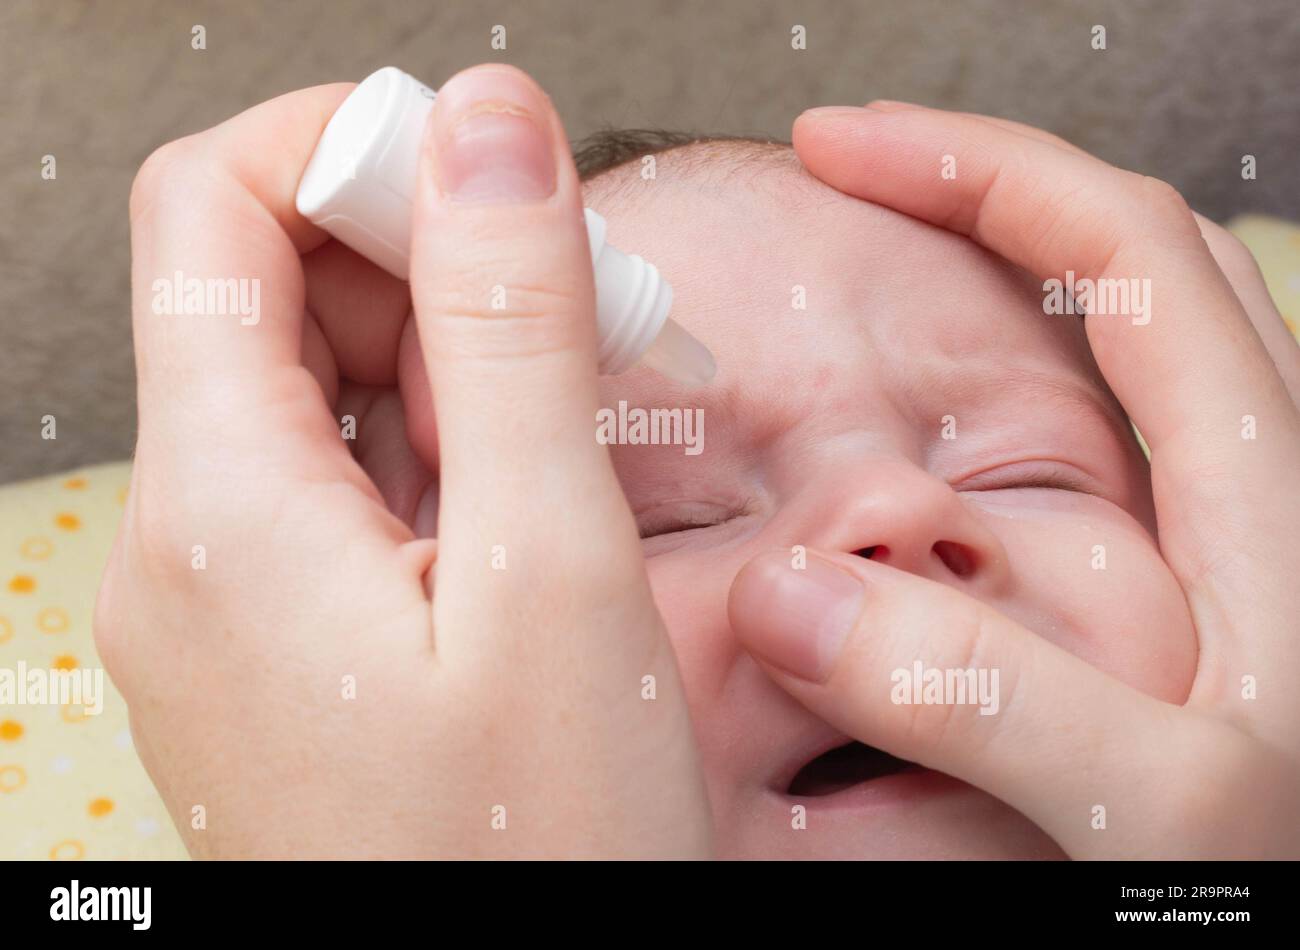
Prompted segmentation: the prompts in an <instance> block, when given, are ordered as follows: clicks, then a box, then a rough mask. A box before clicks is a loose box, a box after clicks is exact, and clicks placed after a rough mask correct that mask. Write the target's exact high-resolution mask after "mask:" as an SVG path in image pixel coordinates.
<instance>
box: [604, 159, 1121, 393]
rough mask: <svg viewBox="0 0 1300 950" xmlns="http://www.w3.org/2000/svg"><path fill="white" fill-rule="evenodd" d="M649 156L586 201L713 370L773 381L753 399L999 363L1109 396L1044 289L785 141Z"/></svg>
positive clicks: (990, 371) (951, 376)
mask: <svg viewBox="0 0 1300 950" xmlns="http://www.w3.org/2000/svg"><path fill="white" fill-rule="evenodd" d="M646 158H647V159H653V162H651V161H648V160H645V161H643V160H639V159H633V160H631V161H628V162H626V163H625V164H623V165H621V166H619V167H617V168H614V169H612V170H610V171H608V172H605V173H603V174H600V175H598V176H596V177H595V178H594V179H591V180H589V181H588V182H587V183H586V185H585V186H584V190H585V198H586V202H587V204H589V205H590V206H592V207H594V208H595V209H596V210H597V211H600V212H601V213H602V214H604V215H605V216H606V218H607V219H608V222H609V238H610V241H611V242H612V243H614V244H615V245H617V246H618V247H620V248H622V249H624V250H625V251H627V252H629V253H637V254H641V255H642V256H643V257H645V258H647V259H648V260H650V261H652V262H653V263H654V264H655V265H656V266H658V267H659V269H660V270H661V272H662V273H663V274H664V276H665V277H666V278H667V279H668V281H669V282H670V283H671V284H672V285H673V289H674V294H675V296H674V306H673V316H674V318H675V319H677V320H678V321H680V322H681V323H682V324H683V325H684V326H686V327H687V329H688V330H690V331H691V332H692V333H694V334H696V335H697V336H698V337H699V338H700V339H701V340H702V341H703V342H704V343H705V344H706V345H708V346H709V347H710V348H711V349H712V350H713V351H714V353H715V355H716V356H717V358H718V362H719V367H720V371H721V374H722V375H724V376H726V375H729V374H727V369H728V367H729V366H730V367H732V368H737V367H743V368H745V369H747V370H749V371H751V372H756V373H757V374H759V375H760V376H761V377H762V379H764V380H766V381H768V383H769V385H767V386H766V387H764V384H763V383H762V382H760V381H758V380H757V379H756V380H755V381H754V382H753V383H749V384H747V385H749V386H750V388H751V389H753V390H755V392H756V393H757V392H760V391H762V390H763V389H765V388H766V389H767V391H768V392H769V394H770V395H771V396H772V398H789V396H788V394H789V389H788V388H787V387H786V386H784V385H783V383H784V382H789V381H790V380H792V379H799V378H804V379H809V378H818V379H823V380H833V381H838V382H839V383H840V384H841V385H842V388H844V389H845V395H846V396H847V397H849V398H851V396H852V391H851V384H850V382H847V381H846V380H849V381H851V380H852V379H853V378H854V377H855V374H863V373H876V374H879V372H881V370H882V368H883V367H885V366H888V367H890V368H891V370H892V371H894V372H897V371H899V370H900V369H903V368H905V369H906V373H905V375H906V376H908V377H909V378H911V379H917V378H929V379H934V380H937V379H940V378H943V379H946V380H948V381H949V382H950V383H951V384H952V385H953V386H954V387H955V388H957V389H960V388H961V386H962V377H963V376H964V375H968V374H969V375H972V376H973V375H976V374H979V375H982V376H984V377H988V376H990V375H994V376H995V375H996V374H997V373H998V372H999V371H1000V367H1005V369H1006V370H1007V372H1014V371H1015V370H1016V369H1017V368H1020V369H1025V370H1026V371H1032V372H1037V373H1040V374H1051V373H1055V374H1060V375H1062V376H1074V377H1076V378H1079V379H1080V380H1083V381H1086V382H1087V383H1088V384H1089V385H1092V386H1094V387H1095V388H1097V389H1098V390H1101V391H1104V389H1105V387H1104V383H1102V382H1101V379H1100V375H1099V374H1098V373H1097V371H1096V367H1095V364H1094V363H1093V361H1092V359H1091V355H1090V353H1089V351H1088V347H1087V343H1086V338H1085V337H1084V334H1083V329H1082V324H1081V322H1080V321H1079V320H1078V318H1066V317H1061V316H1055V315H1050V316H1049V315H1047V314H1044V313H1043V308H1042V299H1043V297H1042V288H1041V282H1038V281H1036V280H1034V279H1033V278H1032V277H1030V276H1029V275H1027V274H1025V273H1023V272H1021V271H1019V270H1017V269H1015V268H1013V267H1011V266H1010V265H1008V264H1006V263H1005V262H1003V261H1001V260H999V259H997V258H995V257H994V256H993V255H991V254H989V253H988V252H986V251H984V250H983V249H982V248H979V247H977V246H976V245H975V244H974V243H973V242H971V241H969V240H968V239H966V238H963V237H960V236H958V235H955V234H952V233H949V232H947V231H943V230H941V229H939V228H936V227H933V226H931V225H928V224H925V223H923V222H920V221H917V220H914V219H912V218H909V217H907V216H905V215H902V214H899V213H897V212H895V211H893V210H891V209H887V208H883V207H881V206H878V205H874V204H871V203H869V202H865V201H861V200H859V199H856V198H853V197H851V196H848V195H845V194H843V193H841V192H838V191H836V190H835V189H833V188H830V187H829V186H827V185H825V184H823V183H822V182H820V181H818V180H817V179H815V178H813V176H811V175H810V174H809V173H808V172H807V171H806V170H804V169H803V167H802V165H801V164H800V163H799V161H798V158H797V157H796V156H795V155H794V152H793V150H792V149H790V148H789V147H788V146H780V145H773V144H760V143H752V142H739V143H737V142H706V143H701V144H698V145H689V146H685V147H680V148H675V149H673V150H670V151H667V152H663V153H660V154H657V155H649V156H646ZM939 186H940V182H939V180H938V175H937V173H936V187H939ZM733 380H734V377H733ZM773 381H777V384H776V385H771V383H773ZM783 389H784V391H785V393H786V394H787V395H785V396H783V395H782V390H783Z"/></svg>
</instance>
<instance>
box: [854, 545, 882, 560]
mask: <svg viewBox="0 0 1300 950" xmlns="http://www.w3.org/2000/svg"><path fill="white" fill-rule="evenodd" d="M853 553H854V554H856V555H857V556H858V557H864V558H866V559H867V560H868V561H870V560H873V559H874V560H877V561H879V560H880V559H881V558H882V557H884V556H885V555H886V554H888V553H889V551H888V549H887V548H886V547H885V546H884V545H883V544H873V545H872V546H871V547H869V548H858V549H857V550H856V551H854V552H853Z"/></svg>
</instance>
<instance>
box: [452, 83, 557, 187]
mask: <svg viewBox="0 0 1300 950" xmlns="http://www.w3.org/2000/svg"><path fill="white" fill-rule="evenodd" d="M437 114H438V116H439V119H438V120H437V121H441V123H442V125H441V127H440V128H439V129H438V131H437V134H435V136H434V144H435V148H436V149H437V152H438V154H437V156H436V159H435V161H436V164H437V169H438V185H439V187H440V188H441V190H442V193H443V194H444V195H447V196H448V197H450V198H451V199H452V200H454V201H462V202H466V203H475V204H505V203H512V202H526V201H542V200H544V199H546V198H548V197H550V196H551V195H552V194H553V193H554V192H555V153H554V150H553V149H552V147H551V136H550V131H549V128H550V126H549V123H548V122H547V120H546V114H547V106H546V101H545V98H544V96H543V95H542V92H541V90H540V89H538V88H537V86H536V85H535V84H534V83H532V82H531V81H530V80H529V79H528V78H527V77H526V76H524V75H523V74H522V73H520V72H518V71H517V70H513V69H501V68H492V67H486V68H480V69H471V70H469V71H467V72H464V73H461V74H459V75H458V76H455V77H453V78H452V79H451V80H450V81H449V82H447V83H446V85H444V86H443V88H442V90H441V91H440V92H439V93H438V105H437Z"/></svg>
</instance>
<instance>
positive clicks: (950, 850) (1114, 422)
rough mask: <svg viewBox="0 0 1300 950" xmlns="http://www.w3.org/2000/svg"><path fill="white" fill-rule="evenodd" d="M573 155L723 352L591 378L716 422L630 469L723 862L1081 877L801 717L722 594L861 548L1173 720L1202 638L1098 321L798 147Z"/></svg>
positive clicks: (620, 225) (605, 148) (986, 813)
mask: <svg viewBox="0 0 1300 950" xmlns="http://www.w3.org/2000/svg"><path fill="white" fill-rule="evenodd" d="M647 156H653V157H652V158H647ZM577 160H578V167H579V170H580V172H582V174H583V177H584V179H585V182H586V184H585V196H584V197H585V203H586V204H587V205H589V206H591V207H592V208H594V209H596V210H597V211H599V212H601V213H602V214H603V215H605V216H606V218H607V219H608V222H609V228H610V234H609V239H610V241H611V242H612V243H614V244H616V245H617V246H619V247H622V248H626V249H627V250H628V251H635V252H637V253H640V254H643V255H644V256H645V257H647V258H648V259H650V260H652V261H654V262H655V263H656V265H657V266H658V267H659V268H660V270H661V271H662V272H663V274H664V275H665V276H666V277H667V279H668V280H669V281H671V283H672V284H673V287H674V290H675V293H676V296H675V302H674V306H673V317H674V319H676V320H677V321H679V322H680V323H682V324H683V325H684V326H685V327H686V328H687V329H688V330H689V331H690V332H691V333H692V334H694V335H695V336H697V337H698V338H699V339H700V340H701V341H703V342H704V343H705V344H706V345H707V346H708V347H709V348H710V349H711V350H712V352H713V353H714V355H715V356H716V357H717V362H718V367H719V371H718V376H717V378H716V380H715V381H714V383H713V384H712V385H710V386H709V387H706V388H703V389H700V390H692V389H686V388H683V387H679V386H677V385H675V384H673V383H671V382H669V381H667V380H666V379H664V378H663V377H661V376H659V375H657V374H654V373H652V372H650V371H648V370H635V371H633V372H631V373H628V374H625V375H623V376H617V377H606V378H603V379H602V383H601V385H602V405H603V406H607V407H618V406H619V404H620V402H626V404H627V406H628V407H631V408H639V409H645V410H650V409H655V408H666V409H682V410H684V411H686V410H690V411H692V412H693V411H694V410H702V416H697V418H702V420H703V430H702V432H699V433H697V436H696V437H697V438H699V439H700V448H701V451H699V452H697V453H688V452H685V451H683V448H682V446H681V445H646V444H636V445H631V444H622V445H613V446H612V447H611V452H612V455H613V458H614V462H615V466H616V468H617V471H618V474H619V477H620V479H621V482H622V485H623V489H624V491H625V492H626V495H627V498H628V502H629V504H630V506H631V509H632V511H633V513H634V515H635V516H636V519H637V523H638V526H639V529H640V533H641V536H642V537H643V539H644V542H643V543H644V551H645V557H646V562H647V565H648V570H649V574H650V578H651V581H652V584H653V587H654V591H655V595H656V601H657V603H658V605H659V608H660V610H661V612H662V614H663V616H664V619H665V621H666V623H667V626H668V630H669V632H670V635H671V638H672V642H673V646H674V648H675V650H676V654H677V657H678V663H679V666H680V668H681V672H682V676H683V679H684V681H685V686H686V691H687V695H688V699H689V704H690V710H691V714H692V719H693V722H694V726H695V730H696V733H697V735H698V739H699V744H700V749H701V758H702V761H703V766H704V771H705V777H706V781H707V784H708V787H709V793H710V797H711V801H712V805H713V810H714V815H715V822H716V844H717V850H718V854H719V856H721V857H729V858H752V857H762V858H793V857H808V858H812V857H823V858H825V857H831V858H835V857H841V858H849V857H852V858H1045V857H1060V856H1062V854H1061V851H1060V850H1059V848H1058V847H1057V846H1056V845H1055V844H1054V843H1053V841H1052V840H1051V839H1050V838H1049V837H1048V836H1047V835H1046V834H1045V833H1043V832H1042V831H1041V830H1039V829H1038V828H1037V827H1036V826H1035V825H1033V824H1032V823H1031V822H1030V821H1029V820H1028V819H1026V818H1025V817H1023V816H1022V815H1020V814H1019V813H1018V812H1016V811H1015V810H1013V809H1011V808H1010V807H1008V806H1007V805H1005V804H1003V803H1001V802H1000V801H998V800H996V799H994V798H992V797H991V796H989V795H987V794H985V793H984V792H982V791H979V790H977V789H975V788H973V787H971V786H969V785H966V784H964V783H961V782H958V781H956V780H955V779H951V778H949V777H947V776H943V775H940V774H938V773H935V772H932V771H929V770H926V769H922V768H920V767H917V766H914V765H911V764H909V763H906V762H902V761H900V760H897V759H894V758H892V757H891V756H889V755H887V754H885V753H883V752H881V751H879V750H876V749H872V748H868V747H866V746H863V745H861V744H860V743H854V742H851V741H850V740H849V739H848V737H846V736H845V735H843V734H841V733H839V732H837V731H836V730H835V729H834V728H832V727H831V726H829V725H828V724H827V723H825V722H823V721H821V720H820V719H819V718H818V717H816V716H815V715H813V714H812V713H810V712H809V711H807V710H806V709H804V708H803V707H801V706H800V705H798V704H797V703H796V702H794V701H793V700H792V699H791V698H790V697H789V696H788V695H787V694H786V693H785V692H784V691H782V690H781V689H779V688H778V687H777V686H775V685H774V684H773V683H772V682H771V681H770V680H769V678H768V676H767V675H766V674H765V673H764V672H763V670H762V669H761V668H760V667H759V666H758V664H757V663H756V662H755V661H754V660H753V659H752V658H751V657H750V655H749V654H748V653H747V652H746V651H745V650H744V649H742V648H741V646H740V645H739V644H738V642H737V640H736V638H735V636H734V634H733V633H732V631H731V629H730V626H729V623H728V618H727V595H728V589H729V587H730V585H731V584H732V581H733V580H734V578H735V576H736V572H737V571H738V570H739V569H740V567H741V566H742V565H744V564H745V563H746V561H748V560H749V559H750V558H751V557H753V556H754V555H756V554H758V553H759V552H762V551H765V550H770V549H773V548H784V549H787V550H790V549H794V548H795V546H797V545H806V546H808V547H815V548H822V549H826V550H837V551H843V552H851V553H856V554H858V555H859V556H861V557H864V558H872V559H875V560H878V561H880V562H882V563H884V564H888V565H890V566H891V567H895V568H897V569H899V570H902V571H908V572H912V573H915V574H918V575H921V576H924V577H926V578H929V579H931V580H934V581H938V582H939V583H943V584H947V585H951V586H952V587H954V588H957V589H958V590H961V591H963V592H964V593H966V594H968V595H970V596H972V597H975V598H977V599H978V600H981V601H983V602H985V603H987V604H989V605H991V606H992V607H994V608H996V609H997V610H998V611H1001V612H1002V613H1004V614H1005V615H1007V616H1008V617H1011V618H1012V619H1014V620H1016V621H1018V622H1019V623H1021V624H1023V625H1024V626H1025V627H1027V628H1028V629H1030V630H1033V631H1035V632H1036V633H1037V634H1038V635H1040V636H1042V637H1044V638H1046V639H1048V640H1050V641H1051V642H1053V643H1055V644H1056V645H1058V646H1060V647H1062V648H1063V649H1065V650H1068V651H1070V652H1071V653H1074V654H1076V655H1077V656H1079V657H1081V658H1083V659H1085V660H1086V661H1088V662H1089V663H1091V664H1093V665H1094V666H1096V667H1098V668H1100V669H1102V670H1104V671H1106V672H1107V673H1109V674H1111V675H1113V676H1114V677H1116V678H1118V679H1119V680H1121V681H1123V682H1125V683H1128V684H1129V685H1131V686H1133V687H1135V688H1137V689H1139V690H1142V691H1143V692H1145V693H1148V694H1150V695H1151V696H1154V697H1158V698H1159V699H1162V700H1165V701H1168V702H1170V703H1181V702H1183V701H1184V700H1185V699H1186V697H1187V694H1188V691H1189V689H1190V686H1191V683H1192V678H1193V674H1194V672H1195V669H1196V663H1197V641H1196V637H1195V632H1194V628H1193V626H1192V622H1191V618H1190V616H1189V613H1188V608H1187V606H1186V603H1185V601H1184V597H1183V594H1182V592H1181V591H1180V588H1179V586H1178V585H1177V583H1176V582H1175V580H1174V578H1173V576H1172V574H1171V572H1170V571H1169V569H1168V568H1167V567H1166V565H1165V563H1164V562H1163V561H1162V559H1161V556H1160V553H1159V551H1158V549H1157V544H1156V536H1155V533H1156V529H1155V517H1154V511H1153V505H1152V497H1151V484H1150V475H1149V470H1148V466H1147V462H1146V459H1145V457H1144V454H1143V452H1142V449H1141V447H1140V446H1139V444H1138V442H1137V440H1136V439H1135V437H1134V435H1133V431H1132V429H1131V427H1130V425H1129V423H1128V420H1127V418H1126V417H1125V414H1124V412H1123V410H1122V409H1121V408H1120V406H1119V404H1118V402H1117V401H1116V399H1115V398H1114V396H1113V395H1112V394H1111V392H1110V390H1109V389H1108V387H1107V386H1106V384H1105V382H1104V381H1103V379H1102V377H1101V374H1100V373H1099V371H1098V369H1097V366H1096V365H1095V363H1094V361H1093V359H1092V355H1091V352H1090V350H1089V346H1088V343H1087V340H1086V339H1085V336H1084V328H1083V321H1082V319H1081V318H1079V317H1077V316H1062V315H1048V314H1045V313H1044V307H1043V291H1042V285H1041V282H1039V281H1037V280H1034V279H1032V278H1031V277H1029V276H1028V275H1026V274H1025V273H1023V272H1020V271H1018V270H1017V269H1015V268H1013V267H1010V266H1009V265H1007V264H1006V263H1005V262H1003V261H1001V260H999V259H997V258H995V257H994V256H992V255H990V254H989V253H987V252H985V251H983V250H982V249H980V248H979V247H977V246H976V245H975V244H973V243H971V242H970V241H967V240H965V239H963V238H960V237H957V236H955V235H953V234H951V233H948V232H946V231H942V230H940V229H938V228H935V227H932V226H930V225H927V224H923V223H920V222H918V221H916V220H913V219H911V218H908V217H906V216H904V215H901V214H898V213H896V212H894V211H891V210H887V209H885V208H882V207H879V206H876V205H872V204H868V203H866V202H863V201H860V200H856V199H854V198H851V197H847V196H845V195H843V194H841V193H840V192H838V191H836V190H834V189H832V188H830V187H828V186H826V185H824V184H822V183H820V182H818V181H817V180H816V179H814V178H813V177H812V176H811V175H809V174H808V173H807V172H806V171H804V170H803V169H802V167H801V165H800V163H799V161H798V160H797V158H796V157H795V156H794V154H793V152H792V151H791V149H790V148H789V147H788V146H785V145H782V144H779V143H769V142H757V141H749V140H705V141H693V140H691V139H688V138H686V137H684V136H676V135H671V134H664V135H661V134H657V133H649V134H647V133H606V134H603V135H599V136H597V137H596V138H595V139H593V140H589V142H588V143H587V144H586V145H585V146H584V147H583V148H581V149H579V151H578V154H577ZM685 414H686V415H691V412H686V413H685ZM1079 754H1080V755H1085V754H1086V750H1083V749H1080V750H1079ZM796 804H802V805H804V806H805V807H806V809H807V815H808V821H807V826H806V829H805V830H803V831H802V832H801V833H798V834H795V833H791V810H792V806H794V805H796Z"/></svg>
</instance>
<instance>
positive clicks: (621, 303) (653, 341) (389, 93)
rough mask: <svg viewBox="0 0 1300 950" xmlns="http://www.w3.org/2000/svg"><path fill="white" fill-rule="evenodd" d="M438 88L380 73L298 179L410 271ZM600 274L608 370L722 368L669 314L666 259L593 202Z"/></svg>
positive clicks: (690, 374)
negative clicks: (650, 257)
mask: <svg viewBox="0 0 1300 950" xmlns="http://www.w3.org/2000/svg"><path fill="white" fill-rule="evenodd" d="M436 95H437V93H435V92H434V91H433V90H432V89H430V88H429V87H428V86H426V85H424V84H423V83H421V82H420V81H419V80H417V79H415V78H414V77H412V76H410V75H408V74H406V73H404V72H402V71H401V70H400V69H397V68H396V67H393V66H385V67H384V68H383V69H380V70H379V71H378V72H375V73H372V74H371V75H370V76H368V77H367V78H366V79H365V80H364V81H362V83H361V84H360V85H359V86H357V88H356V89H355V90H353V92H352V95H350V96H348V98H347V99H345V100H344V101H343V104H342V105H341V106H339V108H338V111H337V112H335V113H334V116H333V118H331V119H330V121H329V123H328V124H327V125H326V126H325V131H324V133H323V134H322V135H321V139H320V143H319V144H318V145H317V146H316V151H315V152H313V153H312V157H311V161H309V162H308V164H307V169H306V171H304V172H303V176H302V181H301V182H299V184H298V196H297V206H298V212H299V213H300V214H301V215H302V216H303V217H305V218H307V219H308V220H310V221H312V222H313V223H314V224H316V225H318V226H319V227H321V228H323V229H325V230H326V231H328V232H329V233H330V234H332V235H333V236H334V237H335V238H337V239H338V240H340V241H342V242H343V243H344V244H346V245H348V246H349V247H350V248H352V249H353V250H354V251H356V252H358V253H359V254H361V255H362V256H364V257H367V258H369V259H370V260H371V261H374V262H375V263H376V264H378V265H379V266H380V267H382V268H383V269H384V270H386V271H388V272H389V273H391V274H393V275H395V276H397V277H400V278H401V279H402V280H407V279H409V265H410V243H411V203H412V201H413V200H414V198H415V185H416V180H417V175H418V162H419V153H420V142H421V140H422V139H423V137H424V126H425V121H426V120H427V119H428V116H429V111H430V110H431V109H432V108H433V100H434V98H435V97H436ZM586 217H587V239H588V241H589V242H590V244H591V261H592V267H593V270H594V274H595V282H596V329H597V332H598V334H599V336H600V352H599V363H600V367H599V368H600V372H601V373H605V374H610V375H612V374H616V373H622V372H624V371H626V370H628V369H630V368H631V367H632V366H634V365H636V364H638V363H640V364H642V365H645V366H649V367H651V368H653V369H655V370H657V371H659V372H660V373H663V374H664V375H665V376H668V377H670V378H672V379H675V380H677V381H679V382H682V383H686V384H690V385H702V384H704V383H707V382H708V381H709V380H710V379H712V378H713V375H714V373H715V372H716V366H715V364H714V362H713V356H712V354H710V353H709V351H708V350H707V349H706V348H705V347H704V345H703V344H702V343H700V342H699V341H698V340H696V339H695V338H694V337H693V336H691V335H690V334H689V333H687V332H686V330H685V329H683V328H682V327H681V326H679V325H678V324H676V323H674V322H673V321H672V320H670V319H669V318H668V311H669V309H670V308H671V307H672V302H673V289H672V287H671V286H670V285H669V284H668V282H667V281H666V280H664V279H663V277H662V276H660V274H659V271H658V269H657V268H656V267H655V266H654V265H653V264H651V263H650V262H649V261H647V260H645V259H643V258H641V257H640V256H638V255H636V254H624V253H623V252H622V251H620V250H619V249H618V248H616V247H614V246H612V245H610V244H607V243H606V242H605V219H604V218H602V217H601V216H600V215H598V214H597V213H596V212H594V211H592V210H591V209H590V208H588V209H587V210H586Z"/></svg>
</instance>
